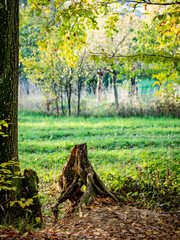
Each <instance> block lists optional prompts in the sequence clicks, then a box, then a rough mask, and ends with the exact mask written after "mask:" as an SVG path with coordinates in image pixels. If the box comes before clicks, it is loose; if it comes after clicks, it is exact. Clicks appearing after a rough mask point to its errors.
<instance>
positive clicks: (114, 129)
mask: <svg viewBox="0 0 180 240" xmlns="http://www.w3.org/2000/svg"><path fill="white" fill-rule="evenodd" d="M85 142H86V143H87V146H88V157H89V160H90V161H91V163H92V165H93V166H94V168H95V170H96V171H97V172H98V173H99V174H100V176H101V178H102V179H103V180H104V181H105V183H106V184H107V185H108V186H109V187H110V188H111V189H113V190H115V191H117V192H118V191H119V193H123V191H125V195H126V200H127V199H129V201H130V199H131V200H132V198H133V201H135V200H137V199H139V198H137V195H139V193H140V194H141V200H139V201H141V202H142V201H144V202H145V201H146V196H145V193H147V192H151V194H150V195H148V196H151V200H152V199H153V197H152V196H154V199H156V201H157V196H158V199H160V198H161V197H163V196H165V194H166V192H167V191H169V193H170V194H172V193H173V194H175V195H176V193H177V194H178V192H179V184H180V151H179V146H180V119H172V118H153V117H148V118H137V117H131V118H118V117H108V118H96V117H88V118H84V117H59V118H57V117H54V116H45V115H43V114H39V113H27V112H20V113H19V159H20V165H21V168H22V169H24V168H33V169H34V170H36V171H37V173H38V175H39V176H40V179H41V180H42V181H50V179H51V180H52V179H57V177H58V175H60V172H61V170H62V167H63V166H64V164H65V163H66V159H67V157H68V156H69V153H70V149H71V148H72V147H73V146H74V145H75V144H80V143H85ZM142 186H143V187H142ZM174 191H175V192H174ZM152 192H157V194H156V195H153V193H152ZM143 194H144V195H143ZM143 198H144V200H143ZM151 200H149V202H151ZM136 202H137V201H136ZM160 202H162V201H160ZM165 202H166V207H168V206H169V205H171V199H170V200H169V198H168V199H166V201H165ZM151 204H152V202H151V203H149V205H151ZM158 204H159V205H160V203H159V200H158ZM163 204H164V203H161V205H162V206H163ZM173 204H175V203H173ZM152 205H153V204H152ZM175 205H176V204H175ZM153 206H154V205H153ZM157 206H158V205H157ZM171 207H173V206H171Z"/></svg>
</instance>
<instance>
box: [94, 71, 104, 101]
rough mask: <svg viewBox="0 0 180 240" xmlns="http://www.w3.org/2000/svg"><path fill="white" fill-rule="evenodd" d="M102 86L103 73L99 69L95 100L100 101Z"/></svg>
mask: <svg viewBox="0 0 180 240" xmlns="http://www.w3.org/2000/svg"><path fill="white" fill-rule="evenodd" d="M102 87H103V73H102V72H101V71H100V72H98V73H97V90H96V93H97V100H98V102H100V101H101V97H102Z"/></svg>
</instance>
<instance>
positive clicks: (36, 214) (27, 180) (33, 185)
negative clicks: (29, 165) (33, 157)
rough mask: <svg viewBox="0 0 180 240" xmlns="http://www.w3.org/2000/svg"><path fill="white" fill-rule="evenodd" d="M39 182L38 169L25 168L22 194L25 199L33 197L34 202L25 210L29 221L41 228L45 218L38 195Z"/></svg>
mask: <svg viewBox="0 0 180 240" xmlns="http://www.w3.org/2000/svg"><path fill="white" fill-rule="evenodd" d="M38 183H39V179H38V176H37V173H36V171H34V170H32V169H25V170H24V176H23V178H22V190H21V195H22V197H23V198H25V199H32V200H33V202H32V204H31V205H30V206H27V207H26V208H25V209H24V210H25V211H26V215H27V219H28V221H29V222H31V223H33V224H34V227H39V228H41V227H42V226H43V218H42V212H41V203H40V198H39V195H38ZM37 219H38V221H37Z"/></svg>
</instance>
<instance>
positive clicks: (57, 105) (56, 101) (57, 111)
mask: <svg viewBox="0 0 180 240" xmlns="http://www.w3.org/2000/svg"><path fill="white" fill-rule="evenodd" d="M55 106H56V113H57V116H59V103H58V97H56V99H55Z"/></svg>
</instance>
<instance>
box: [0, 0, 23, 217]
mask: <svg viewBox="0 0 180 240" xmlns="http://www.w3.org/2000/svg"><path fill="white" fill-rule="evenodd" d="M0 4H1V5H2V6H3V7H2V8H0V31H1V35H0V56H1V61H0V66H1V73H0V120H5V121H6V123H7V124H8V127H6V125H4V126H2V125H1V127H2V132H4V133H5V134H6V137H3V136H2V135H0V164H2V163H4V164H3V165H5V163H6V164H8V162H9V161H13V162H14V163H18V145H17V143H18V129H17V105H18V55H19V35H18V32H19V26H18V23H19V18H18V11H19V9H18V8H19V2H18V0H12V1H4V0H0ZM14 106H15V107H14ZM3 165H0V170H1V173H2V172H3V171H4V170H3V169H4V168H5V167H3ZM7 167H8V168H9V170H10V171H11V173H12V174H13V175H14V173H15V172H17V171H19V166H18V165H17V164H9V166H8V165H7ZM4 180H5V179H4ZM2 184H3V183H2ZM3 185H5V184H3ZM11 187H16V189H18V188H19V180H18V179H16V180H15V179H14V180H13V182H12V184H11ZM12 195H15V192H14V191H11V192H10V191H6V190H2V192H1V194H0V204H1V205H2V203H4V202H7V200H8V199H9V198H10V196H12ZM13 197H14V196H13ZM8 210H9V209H8V207H7V205H5V204H4V205H3V206H2V207H0V219H3V217H4V213H5V212H6V216H7V215H9V214H10V213H9V211H8Z"/></svg>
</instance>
